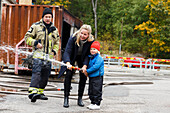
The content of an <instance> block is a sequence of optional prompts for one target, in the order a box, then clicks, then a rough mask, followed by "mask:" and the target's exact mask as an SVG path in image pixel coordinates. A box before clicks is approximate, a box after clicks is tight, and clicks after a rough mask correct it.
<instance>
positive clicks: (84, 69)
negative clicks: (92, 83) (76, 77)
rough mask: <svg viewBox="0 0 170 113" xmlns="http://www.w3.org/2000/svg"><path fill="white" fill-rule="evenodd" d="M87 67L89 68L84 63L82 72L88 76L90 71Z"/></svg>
mask: <svg viewBox="0 0 170 113" xmlns="http://www.w3.org/2000/svg"><path fill="white" fill-rule="evenodd" d="M86 69H87V66H86V65H84V66H83V67H82V72H83V73H84V74H85V75H86V77H88V73H87V71H86Z"/></svg>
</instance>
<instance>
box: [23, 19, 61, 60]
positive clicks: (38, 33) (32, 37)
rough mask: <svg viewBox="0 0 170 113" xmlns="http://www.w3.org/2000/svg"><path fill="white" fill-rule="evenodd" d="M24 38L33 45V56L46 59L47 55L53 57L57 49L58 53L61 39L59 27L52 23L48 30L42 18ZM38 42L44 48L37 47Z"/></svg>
mask: <svg viewBox="0 0 170 113" xmlns="http://www.w3.org/2000/svg"><path fill="white" fill-rule="evenodd" d="M24 38H25V41H26V43H27V44H28V45H30V46H32V47H33V51H34V54H33V58H40V59H45V58H46V57H47V56H49V58H53V54H52V51H55V53H56V54H57V53H58V50H59V39H60V37H59V33H58V29H57V28H56V27H55V26H54V25H51V26H50V28H49V30H47V28H46V26H45V25H44V24H43V21H42V19H41V20H40V21H39V22H36V23H34V24H33V25H32V26H31V27H30V29H29V30H28V31H27V33H26V34H25V37H24ZM36 42H37V43H38V42H39V43H41V44H42V49H37V48H36V47H35V43H36Z"/></svg>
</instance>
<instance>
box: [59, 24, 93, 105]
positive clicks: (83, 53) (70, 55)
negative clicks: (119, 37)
mask: <svg viewBox="0 0 170 113" xmlns="http://www.w3.org/2000/svg"><path fill="white" fill-rule="evenodd" d="M93 40H94V39H93V37H92V35H91V26H90V25H86V24H84V25H83V26H81V28H80V29H79V30H78V31H77V32H75V33H74V34H73V35H72V36H71V37H70V38H69V40H68V42H67V45H66V49H65V52H64V55H63V61H64V62H65V63H66V64H67V65H68V66H67V67H66V66H62V67H61V69H60V72H59V75H58V77H60V76H61V75H63V73H64V72H65V71H66V76H65V80H64V105H63V107H65V108H68V107H69V95H70V87H71V79H72V76H73V73H74V72H73V70H72V68H71V66H72V65H73V66H74V64H75V62H77V64H78V67H79V68H85V69H86V68H87V65H88V55H90V46H91V44H92V42H93ZM79 76H80V80H79V88H78V101H77V104H78V105H79V106H81V107H83V106H84V104H83V101H82V97H83V93H84V88H85V84H86V80H87V77H86V76H85V75H84V74H83V73H82V72H80V73H79Z"/></svg>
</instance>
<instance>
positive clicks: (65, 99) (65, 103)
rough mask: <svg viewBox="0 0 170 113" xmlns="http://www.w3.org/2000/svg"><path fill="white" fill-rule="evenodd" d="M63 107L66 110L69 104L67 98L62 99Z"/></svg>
mask: <svg viewBox="0 0 170 113" xmlns="http://www.w3.org/2000/svg"><path fill="white" fill-rule="evenodd" d="M63 107H65V108H68V107H69V104H68V97H64V105H63Z"/></svg>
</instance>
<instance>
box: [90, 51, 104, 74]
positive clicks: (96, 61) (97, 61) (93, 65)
mask: <svg viewBox="0 0 170 113" xmlns="http://www.w3.org/2000/svg"><path fill="white" fill-rule="evenodd" d="M89 57H90V61H89V65H88V68H87V73H88V76H89V77H97V76H103V75H104V60H103V58H102V57H101V56H100V54H98V53H97V54H95V55H89Z"/></svg>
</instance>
